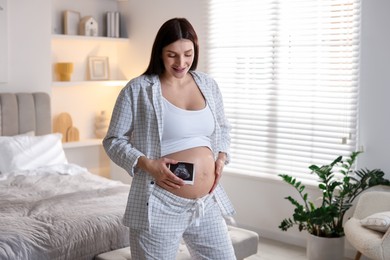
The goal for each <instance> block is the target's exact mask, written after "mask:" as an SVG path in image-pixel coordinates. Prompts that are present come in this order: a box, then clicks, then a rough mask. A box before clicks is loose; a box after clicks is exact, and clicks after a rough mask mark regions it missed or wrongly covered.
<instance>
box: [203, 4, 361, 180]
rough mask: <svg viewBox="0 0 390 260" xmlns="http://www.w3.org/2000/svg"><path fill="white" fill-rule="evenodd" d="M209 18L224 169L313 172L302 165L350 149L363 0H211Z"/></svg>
mask: <svg viewBox="0 0 390 260" xmlns="http://www.w3.org/2000/svg"><path fill="white" fill-rule="evenodd" d="M209 19H210V20H209V24H208V32H209V35H208V39H207V41H208V53H207V60H208V64H207V70H208V72H209V73H210V74H211V75H212V76H213V77H214V78H215V79H216V80H217V82H218V84H219V86H220V88H221V91H222V94H223V97H224V102H225V110H226V114H227V116H228V118H229V120H230V123H231V125H232V132H231V136H232V144H231V154H232V160H231V164H230V165H229V166H228V167H227V170H232V171H235V172H241V173H247V174H254V175H258V174H273V175H276V174H280V173H288V174H292V175H294V176H296V177H303V178H306V179H313V178H315V175H311V174H309V172H310V170H309V169H308V166H309V165H311V164H318V165H322V164H327V163H330V162H331V161H332V160H333V159H335V158H336V157H337V156H339V155H349V154H350V152H351V151H355V150H356V144H357V136H356V134H357V109H358V106H357V102H358V86H359V80H358V76H359V75H358V74H359V37H360V35H359V34H360V1H358V0H337V1H326V0H321V1H316V0H280V1H277V0H272V1H271V0H270V1H268V0H261V1H259V0H210V1H209Z"/></svg>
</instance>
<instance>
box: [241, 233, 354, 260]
mask: <svg viewBox="0 0 390 260" xmlns="http://www.w3.org/2000/svg"><path fill="white" fill-rule="evenodd" d="M257 252H258V253H257V254H256V255H253V256H251V257H248V258H245V260H286V259H287V260H304V259H306V249H305V248H303V247H298V246H294V245H288V244H284V243H282V242H278V241H274V240H269V239H265V238H260V240H259V247H258V250H257ZM345 260H350V259H349V258H345Z"/></svg>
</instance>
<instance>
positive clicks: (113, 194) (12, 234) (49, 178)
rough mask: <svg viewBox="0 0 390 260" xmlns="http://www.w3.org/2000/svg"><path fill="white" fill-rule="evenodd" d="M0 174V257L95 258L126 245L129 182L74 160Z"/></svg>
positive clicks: (51, 259) (127, 243)
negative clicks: (91, 170) (105, 175)
mask: <svg viewBox="0 0 390 260" xmlns="http://www.w3.org/2000/svg"><path fill="white" fill-rule="evenodd" d="M0 177H1V178H2V180H0V259H1V260H3V259H13V260H14V259H15V260H16V259H23V260H26V259H37V260H38V259H39V260H44V259H50V260H54V259H71V260H76V259H93V257H94V256H95V255H97V254H99V253H102V252H106V251H110V250H113V249H117V248H122V247H126V246H128V245H129V239H128V229H127V227H125V226H123V224H122V216H123V213H124V210H125V205H126V200H127V195H128V191H129V188H130V186H129V185H125V184H122V183H120V182H117V181H110V180H108V179H105V178H103V177H99V176H96V175H93V174H91V173H88V172H87V171H86V170H85V169H84V168H81V167H78V166H76V165H72V164H66V165H65V164H64V165H54V166H51V167H41V168H39V169H38V170H29V171H20V172H12V173H9V174H7V175H4V174H3V175H2V176H1V175H0Z"/></svg>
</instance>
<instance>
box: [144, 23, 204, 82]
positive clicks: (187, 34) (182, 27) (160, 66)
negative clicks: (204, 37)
mask: <svg viewBox="0 0 390 260" xmlns="http://www.w3.org/2000/svg"><path fill="white" fill-rule="evenodd" d="M180 39H187V40H190V41H192V43H193V44H194V51H195V52H194V61H193V62H192V65H191V68H190V70H195V69H196V67H197V66H198V57H199V45H198V36H197V35H196V32H195V30H194V28H193V27H192V25H191V23H190V22H189V21H188V20H187V19H185V18H173V19H170V20H168V21H166V22H165V23H164V24H163V25H162V26H161V28H160V29H159V30H158V32H157V35H156V38H155V40H154V43H153V48H152V54H151V56H150V61H149V65H148V68H147V69H146V71H145V72H144V73H143V74H144V75H151V74H157V75H160V74H162V73H163V72H164V71H165V68H164V63H163V60H162V50H163V48H164V47H165V46H167V45H169V44H171V43H173V42H175V41H177V40H180Z"/></svg>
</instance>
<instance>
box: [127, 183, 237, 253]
mask: <svg viewBox="0 0 390 260" xmlns="http://www.w3.org/2000/svg"><path fill="white" fill-rule="evenodd" d="M149 218H150V219H149V221H150V223H151V226H150V229H149V230H138V229H130V248H131V257H132V259H135V260H152V259H153V260H175V259H176V254H177V251H178V248H179V245H180V242H181V240H182V239H183V240H184V242H185V243H186V245H187V248H188V250H189V252H190V254H191V257H192V259H199V260H200V259H202V260H206V259H208V260H218V259H221V260H233V259H236V257H235V254H234V249H233V246H232V242H231V240H230V237H229V234H228V230H227V225H226V223H225V220H224V219H223V217H222V214H221V211H220V209H219V206H218V203H217V201H216V200H215V198H214V196H213V195H206V196H205V197H203V198H200V199H195V200H194V199H186V198H182V197H179V196H176V195H174V194H172V193H170V192H168V191H166V190H164V189H162V188H160V187H158V186H156V187H155V189H154V192H153V194H152V195H151V196H150V199H149Z"/></svg>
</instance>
